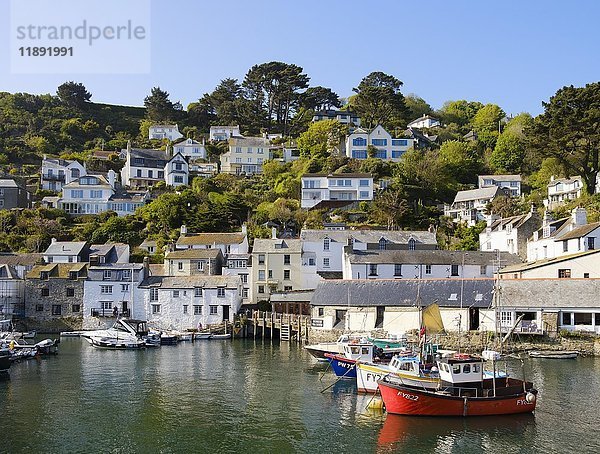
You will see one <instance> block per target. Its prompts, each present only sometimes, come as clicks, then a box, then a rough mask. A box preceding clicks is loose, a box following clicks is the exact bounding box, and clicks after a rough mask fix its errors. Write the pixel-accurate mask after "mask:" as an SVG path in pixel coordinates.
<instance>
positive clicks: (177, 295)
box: [173, 290, 179, 298]
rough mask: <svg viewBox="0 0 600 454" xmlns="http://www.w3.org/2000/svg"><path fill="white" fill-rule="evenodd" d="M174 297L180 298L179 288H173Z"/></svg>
mask: <svg viewBox="0 0 600 454" xmlns="http://www.w3.org/2000/svg"><path fill="white" fill-rule="evenodd" d="M173 298H179V290H173Z"/></svg>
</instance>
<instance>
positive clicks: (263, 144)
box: [220, 136, 272, 175]
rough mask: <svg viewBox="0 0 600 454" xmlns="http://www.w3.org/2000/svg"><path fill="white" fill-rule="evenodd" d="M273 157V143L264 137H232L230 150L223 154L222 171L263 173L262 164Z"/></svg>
mask: <svg viewBox="0 0 600 454" xmlns="http://www.w3.org/2000/svg"><path fill="white" fill-rule="evenodd" d="M271 158H272V154H271V144H270V142H269V140H268V139H265V138H263V137H237V136H234V137H231V138H230V139H229V151H228V152H226V153H223V154H222V155H221V158H220V159H221V172H222V173H231V174H234V175H241V174H245V175H252V174H255V173H262V165H263V163H264V162H265V161H268V160H269V159H271Z"/></svg>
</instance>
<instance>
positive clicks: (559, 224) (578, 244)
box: [527, 207, 600, 262]
mask: <svg viewBox="0 0 600 454" xmlns="http://www.w3.org/2000/svg"><path fill="white" fill-rule="evenodd" d="M598 246H600V222H594V223H592V224H588V223H587V211H586V210H585V208H580V207H577V208H574V209H573V210H572V211H571V216H570V217H568V218H563V219H559V220H557V221H555V220H553V219H552V218H551V217H550V214H549V213H548V212H546V213H545V214H544V218H543V220H542V227H541V228H540V229H538V230H536V231H535V232H533V236H532V237H531V238H530V240H529V241H528V243H527V261H528V262H535V261H538V260H543V259H552V258H555V257H561V256H564V255H570V254H575V253H579V252H584V251H589V250H595V249H598Z"/></svg>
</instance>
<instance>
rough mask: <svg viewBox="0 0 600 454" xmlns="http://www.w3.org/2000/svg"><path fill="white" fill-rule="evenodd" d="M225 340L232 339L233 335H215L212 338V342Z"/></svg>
mask: <svg viewBox="0 0 600 454" xmlns="http://www.w3.org/2000/svg"><path fill="white" fill-rule="evenodd" d="M224 339H231V333H225V334H213V335H212V336H211V337H210V340H224Z"/></svg>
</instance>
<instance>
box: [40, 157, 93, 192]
mask: <svg viewBox="0 0 600 454" xmlns="http://www.w3.org/2000/svg"><path fill="white" fill-rule="evenodd" d="M85 175H87V171H86V168H85V166H84V165H83V164H80V163H79V161H74V160H68V159H54V158H48V157H46V155H44V158H43V159H42V170H41V172H40V187H41V188H42V189H45V190H47V191H56V192H60V191H61V190H62V187H63V186H64V185H65V184H69V183H71V182H72V181H74V180H76V179H78V178H80V177H83V176H85Z"/></svg>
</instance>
